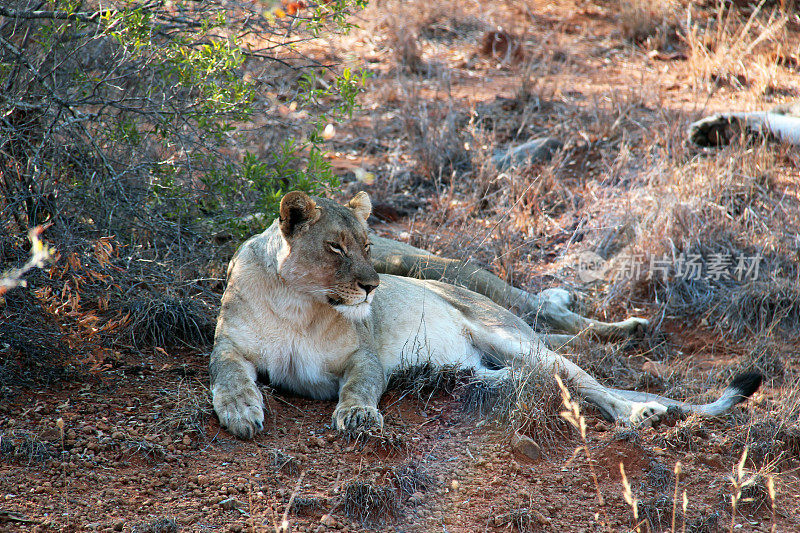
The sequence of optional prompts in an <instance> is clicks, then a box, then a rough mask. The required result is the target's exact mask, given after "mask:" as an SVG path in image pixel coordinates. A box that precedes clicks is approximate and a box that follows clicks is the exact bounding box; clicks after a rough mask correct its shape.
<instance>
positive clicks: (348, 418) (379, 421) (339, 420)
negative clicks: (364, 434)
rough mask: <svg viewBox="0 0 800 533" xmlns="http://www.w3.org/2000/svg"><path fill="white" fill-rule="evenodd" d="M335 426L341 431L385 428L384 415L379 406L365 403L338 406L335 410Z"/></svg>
mask: <svg viewBox="0 0 800 533" xmlns="http://www.w3.org/2000/svg"><path fill="white" fill-rule="evenodd" d="M333 427H334V428H336V429H337V430H339V431H354V432H359V431H366V430H368V429H373V428H375V429H379V430H380V429H383V415H382V414H380V412H379V411H378V409H377V408H375V407H368V406H363V405H354V406H338V407H336V410H335V411H334V412H333Z"/></svg>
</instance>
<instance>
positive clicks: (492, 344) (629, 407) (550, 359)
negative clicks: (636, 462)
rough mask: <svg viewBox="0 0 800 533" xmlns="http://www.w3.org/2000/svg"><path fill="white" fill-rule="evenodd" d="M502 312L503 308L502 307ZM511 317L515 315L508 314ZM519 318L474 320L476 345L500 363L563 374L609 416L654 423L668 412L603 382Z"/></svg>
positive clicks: (614, 418) (660, 406)
mask: <svg viewBox="0 0 800 533" xmlns="http://www.w3.org/2000/svg"><path fill="white" fill-rule="evenodd" d="M498 312H503V311H502V310H499V309H498ZM503 313H504V312H503ZM510 317H513V315H510V314H509V316H508V317H505V318H507V319H510ZM517 320H518V322H517V324H515V325H513V326H511V325H500V324H497V323H484V322H478V323H475V322H473V323H472V325H471V326H472V327H471V329H470V335H471V338H472V340H473V342H474V344H475V347H476V348H477V349H479V350H481V351H483V352H485V353H491V354H492V356H493V358H494V359H495V360H496V361H497V362H498V363H501V364H503V365H504V366H505V367H507V368H512V369H513V368H528V369H533V370H537V371H541V372H544V373H546V374H549V375H553V374H559V375H560V376H561V377H562V378H564V379H565V380H566V381H569V382H571V383H572V384H573V385H574V386H575V387H576V388H577V390H578V393H579V394H580V395H581V396H582V397H583V398H585V399H586V400H587V401H589V402H591V403H593V404H595V405H596V406H597V407H598V408H599V409H600V411H601V412H602V413H603V415H604V416H605V417H606V418H608V419H611V420H616V421H619V422H621V423H623V424H632V425H640V424H649V423H652V422H653V421H655V420H657V419H658V418H660V417H662V416H663V415H665V414H666V412H667V406H666V405H661V404H660V403H658V402H656V401H653V402H638V401H631V400H628V399H626V398H624V397H622V396H621V395H619V394H616V393H615V391H613V390H612V389H609V388H608V387H605V386H603V385H602V384H601V383H599V382H598V381H597V380H596V379H594V378H593V377H592V376H590V375H589V374H588V373H587V372H586V371H585V370H583V369H582V368H581V367H579V366H578V365H576V364H575V363H573V362H572V361H570V360H569V359H567V358H566V357H563V356H561V355H559V354H558V353H556V352H554V351H552V350H551V349H550V348H549V347H548V346H547V345H546V344H545V343H544V342H542V340H541V339H539V337H538V336H537V335H536V334H535V333H533V331H532V330H531V329H530V328H529V327H528V326H527V325H526V324H524V322H522V321H521V320H519V319H517ZM508 321H509V320H505V321H503V322H506V323H507V322H508Z"/></svg>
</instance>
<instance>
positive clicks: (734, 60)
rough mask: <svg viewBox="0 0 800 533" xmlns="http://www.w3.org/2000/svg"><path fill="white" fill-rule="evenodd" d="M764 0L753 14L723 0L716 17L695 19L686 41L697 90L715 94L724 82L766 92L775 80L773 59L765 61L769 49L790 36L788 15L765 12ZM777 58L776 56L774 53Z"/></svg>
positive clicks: (776, 10)
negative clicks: (787, 29) (747, 14)
mask: <svg viewBox="0 0 800 533" xmlns="http://www.w3.org/2000/svg"><path fill="white" fill-rule="evenodd" d="M764 6H765V1H763V0H762V1H761V2H760V3H759V4H758V5H757V6H756V8H755V9H753V10H752V12H751V13H750V15H749V16H747V17H745V16H743V15H742V14H741V13H740V12H739V11H737V9H736V8H735V7H733V5H732V4H728V3H727V2H722V1H720V2H719V4H718V7H717V10H716V12H717V14H716V19H714V20H709V21H706V22H705V23H701V22H700V21H693V20H691V16H692V12H691V11H689V24H688V31H687V32H686V35H685V36H684V41H685V42H686V45H687V46H688V48H689V62H690V67H691V73H692V76H693V83H694V85H695V88H696V89H700V90H704V91H706V92H709V93H712V92H714V91H715V90H716V88H717V87H719V86H720V85H729V86H733V87H743V86H748V85H752V86H754V87H755V88H756V90H757V92H759V93H764V92H765V91H766V90H767V88H768V87H771V86H772V84H773V81H774V75H775V72H776V70H775V68H774V65H775V63H774V59H773V61H768V60H765V58H766V56H765V55H764V54H763V52H765V50H766V49H771V50H773V51H775V50H779V49H780V46H781V43H782V42H783V41H784V40H785V38H786V35H785V33H784V28H785V26H786V23H787V21H788V15H787V14H786V13H782V12H781V11H779V10H778V9H772V10H771V11H770V12H768V13H765V11H766V9H765V8H764ZM773 57H774V56H773Z"/></svg>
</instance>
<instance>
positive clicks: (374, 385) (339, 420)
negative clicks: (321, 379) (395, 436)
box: [333, 350, 386, 432]
mask: <svg viewBox="0 0 800 533" xmlns="http://www.w3.org/2000/svg"><path fill="white" fill-rule="evenodd" d="M341 383H342V385H341V388H340V389H339V403H338V405H337V406H336V409H335V410H334V411H333V427H334V428H336V429H337V430H339V431H354V432H359V431H365V430H368V429H373V428H375V429H379V430H380V429H383V415H381V413H380V412H379V411H378V401H379V400H380V398H381V396H382V395H383V391H384V390H385V389H386V374H385V372H384V370H383V366H382V365H381V363H380V361H379V359H378V357H377V356H376V355H375V354H374V353H372V352H369V351H366V350H359V351H358V352H356V354H355V355H353V357H352V358H351V359H350V362H349V364H348V367H347V369H345V373H344V376H343V378H342V382H341Z"/></svg>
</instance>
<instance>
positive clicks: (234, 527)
mask: <svg viewBox="0 0 800 533" xmlns="http://www.w3.org/2000/svg"><path fill="white" fill-rule="evenodd" d="M228 531H230V532H231V533H242V525H241V524H231V525H230V526H229V527H228Z"/></svg>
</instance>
